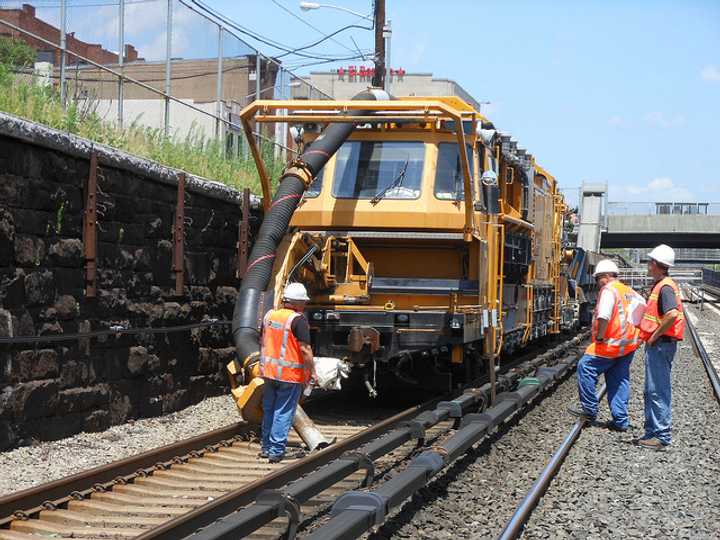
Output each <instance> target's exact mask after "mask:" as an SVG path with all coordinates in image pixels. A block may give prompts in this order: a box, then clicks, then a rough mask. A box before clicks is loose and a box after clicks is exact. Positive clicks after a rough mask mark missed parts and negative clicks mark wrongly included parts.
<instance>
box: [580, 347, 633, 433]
mask: <svg viewBox="0 0 720 540" xmlns="http://www.w3.org/2000/svg"><path fill="white" fill-rule="evenodd" d="M634 355H635V351H633V352H631V353H630V354H626V355H625V356H620V357H619V358H604V357H602V356H592V355H590V354H586V355H584V356H583V357H582V358H581V359H580V361H579V362H578V366H577V381H578V393H579V394H580V403H581V404H582V408H583V410H584V411H585V412H586V413H587V414H589V415H590V416H592V417H593V418H595V417H596V416H597V413H598V399H597V395H596V394H595V390H596V387H597V382H598V378H599V377H600V375H601V374H603V373H604V374H605V383H606V384H607V400H608V405H610V412H611V414H612V418H613V424H615V425H616V426H617V427H619V428H627V427H628V425H629V421H628V400H629V399H630V362H632V359H633V356H634Z"/></svg>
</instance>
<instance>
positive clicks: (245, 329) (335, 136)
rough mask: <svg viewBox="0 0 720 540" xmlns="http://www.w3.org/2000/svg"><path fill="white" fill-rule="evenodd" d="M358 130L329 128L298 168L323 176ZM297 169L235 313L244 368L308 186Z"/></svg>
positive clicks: (254, 255) (269, 219) (376, 95)
mask: <svg viewBox="0 0 720 540" xmlns="http://www.w3.org/2000/svg"><path fill="white" fill-rule="evenodd" d="M353 99H354V100H380V99H389V96H388V95H387V93H385V92H383V91H381V90H376V89H370V90H368V91H366V92H361V93H360V94H358V95H356V96H355V97H353ZM349 114H350V115H353V116H365V115H368V114H370V111H352V112H350V113H349ZM354 129H355V124H352V123H337V124H331V125H330V126H328V127H327V128H326V129H325V131H323V133H321V134H320V136H319V137H318V138H317V139H316V140H315V141H314V142H313V143H312V144H311V145H310V146H308V147H307V149H306V150H305V151H304V152H303V153H302V155H300V157H299V158H298V160H297V161H296V162H295V164H296V166H299V167H303V166H304V167H305V168H306V169H307V171H308V172H309V173H310V174H311V175H312V178H315V176H316V175H317V174H318V173H319V172H320V170H321V169H322V168H323V166H325V164H326V163H327V162H328V160H329V159H330V158H331V157H332V156H333V154H335V152H337V150H338V149H339V148H340V146H341V145H342V144H343V143H344V142H345V140H347V138H348V137H349V136H350V134H351V133H352V132H353V130H354ZM294 171H297V167H293V166H292V164H291V166H290V167H289V168H288V169H287V170H286V172H285V173H284V174H283V176H282V177H281V178H280V185H279V187H278V190H277V193H275V197H274V198H273V202H272V205H271V207H270V210H269V211H268V212H267V214H266V215H265V219H264V220H263V222H262V225H261V226H260V231H259V232H258V235H257V237H256V240H255V244H254V245H253V248H252V251H251V252H250V257H249V260H248V266H247V270H246V272H245V277H244V278H243V282H242V286H241V287H240V292H239V294H238V296H237V300H236V302H235V310H234V312H233V325H232V331H233V339H234V340H235V348H236V350H237V355H238V361H239V363H240V365H241V366H242V365H244V363H245V360H246V359H248V358H249V357H253V356H256V355H257V354H258V353H259V351H260V333H259V318H260V317H262V316H263V314H262V313H260V314H259V313H258V305H259V303H260V298H261V293H262V291H264V290H265V289H266V288H267V286H268V283H269V282H270V276H271V273H272V268H273V263H274V260H275V250H276V249H277V246H278V245H279V244H280V241H281V240H282V238H283V236H284V235H285V233H286V232H287V229H288V225H289V224H290V219H291V218H292V215H293V213H294V212H295V209H296V208H297V205H298V203H299V202H300V199H301V197H302V195H303V193H304V191H305V188H306V186H305V182H304V181H303V180H302V179H301V178H300V175H298V174H297V172H294Z"/></svg>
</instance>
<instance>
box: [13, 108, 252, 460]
mask: <svg viewBox="0 0 720 540" xmlns="http://www.w3.org/2000/svg"><path fill="white" fill-rule="evenodd" d="M89 144H90V143H89V142H88V141H84V140H81V139H77V138H73V137H68V136H67V135H64V134H62V133H59V132H53V131H52V130H48V129H46V128H40V127H37V126H34V125H32V124H29V123H27V122H22V121H18V120H17V119H14V118H12V117H7V116H4V115H0V336H35V335H38V336H41V335H49V334H63V333H75V332H87V331H91V330H99V329H106V328H110V327H111V326H113V325H118V324H120V325H123V326H126V327H127V326H130V327H135V328H137V327H166V326H174V325H179V324H187V323H192V322H197V321H201V320H203V319H207V318H217V319H226V320H229V319H230V318H231V316H232V310H233V305H234V300H235V295H236V292H237V287H238V280H237V279H236V277H235V268H236V242H237V237H238V221H239V220H240V218H241V210H240V204H239V194H238V193H237V192H235V191H233V190H230V189H228V188H226V187H224V186H221V185H218V184H217V183H210V182H203V181H202V180H199V179H195V178H189V179H188V186H187V191H186V196H185V215H186V228H185V232H186V240H185V291H184V294H183V295H181V296H176V295H175V289H174V286H175V280H174V274H173V273H172V271H171V266H172V254H173V243H172V225H173V220H174V215H175V206H176V197H177V181H176V172H175V171H171V170H169V169H165V168H162V167H159V166H157V165H156V164H152V163H148V162H145V164H144V163H143V162H142V160H137V159H136V158H133V157H132V156H127V155H123V154H120V153H117V152H116V151H114V150H112V149H108V148H103V147H94V148H91V147H89V146H88V145H89ZM89 151H95V152H97V153H98V162H99V168H98V176H97V178H98V180H97V182H98V211H99V214H98V221H99V225H98V228H97V234H98V241H97V263H98V278H97V295H96V298H86V295H85V282H84V280H85V269H84V264H85V257H84V252H83V242H82V221H83V219H82V216H83V208H84V201H85V194H84V186H85V182H86V180H87V178H88V174H89V159H88V157H89ZM233 354H234V349H233V347H232V346H231V339H230V330H229V327H227V326H213V327H209V328H203V329H194V330H189V331H184V332H176V333H168V334H156V335H148V334H141V335H119V336H109V337H104V338H93V339H82V340H75V341H64V342H60V343H51V344H43V343H40V344H37V345H7V344H6V345H0V368H2V372H1V373H0V385H1V388H2V390H1V391H0V449H4V448H8V447H11V446H15V445H18V444H28V443H31V442H32V441H33V440H43V439H55V438H60V437H64V436H67V435H69V434H72V433H76V432H79V431H83V430H85V431H97V430H102V429H105V428H107V427H108V426H110V425H112V424H117V423H120V422H124V421H126V420H128V419H130V418H137V417H143V416H152V415H159V414H164V413H167V412H170V411H175V410H178V409H180V408H182V407H185V406H187V405H189V404H192V403H195V402H197V401H199V400H201V399H203V398H204V397H206V396H211V395H217V394H220V393H223V392H226V391H227V380H226V377H225V374H224V365H225V363H226V362H228V361H229V360H230V359H231V358H232V357H233ZM228 420H231V419H228Z"/></svg>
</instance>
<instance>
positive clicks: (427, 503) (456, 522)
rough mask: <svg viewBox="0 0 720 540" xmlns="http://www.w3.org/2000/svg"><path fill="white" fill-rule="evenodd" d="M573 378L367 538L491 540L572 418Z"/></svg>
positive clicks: (451, 468) (453, 468)
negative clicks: (472, 539) (568, 407)
mask: <svg viewBox="0 0 720 540" xmlns="http://www.w3.org/2000/svg"><path fill="white" fill-rule="evenodd" d="M576 395H577V390H576V386H575V378H574V375H571V376H570V378H569V379H568V380H567V381H566V382H564V383H563V384H561V385H560V386H559V387H557V389H556V390H555V391H554V392H553V393H552V394H550V395H548V396H547V397H545V398H544V399H543V400H542V401H541V402H539V404H538V405H537V406H536V407H534V408H533V409H532V410H530V411H528V412H527V413H526V414H525V416H523V417H522V418H520V419H519V420H517V421H515V422H512V423H511V424H509V425H508V426H505V427H503V428H502V430H501V431H500V432H498V433H497V434H496V435H494V436H493V437H492V441H494V442H492V444H488V443H487V442H486V443H482V444H480V445H478V446H476V447H474V448H473V449H472V450H471V451H470V452H468V454H466V455H465V456H464V457H463V458H461V459H460V460H458V461H457V462H455V464H453V465H452V466H450V468H449V469H448V470H447V471H445V473H443V474H441V476H439V477H438V478H437V479H436V480H435V481H434V482H432V483H431V484H430V485H428V486H427V487H425V488H423V489H422V490H421V491H420V492H419V493H418V494H416V495H415V497H413V498H412V499H411V500H410V501H408V502H407V503H405V505H404V506H403V507H402V509H401V510H400V511H399V512H398V513H397V514H396V515H395V516H394V517H393V518H391V519H390V520H389V521H388V522H386V523H385V525H383V526H382V527H380V529H379V530H378V532H377V533H375V534H374V535H372V536H371V538H376V539H380V538H428V539H430V538H432V539H440V538H443V539H444V538H453V539H454V538H489V537H494V536H495V535H496V534H497V533H498V532H499V530H500V529H501V527H502V526H503V525H504V524H505V521H506V520H507V519H508V518H509V517H510V516H511V514H512V511H513V508H514V507H515V505H516V504H517V503H518V502H519V501H520V500H521V499H522V497H523V495H524V492H525V491H526V490H527V489H528V488H529V487H530V486H531V485H532V482H533V481H534V478H535V475H536V474H537V472H538V471H540V470H541V469H542V467H543V466H544V465H545V462H546V461H547V459H548V457H549V456H550V455H551V454H552V451H553V449H554V448H555V447H556V446H557V445H558V444H560V442H561V441H562V439H563V438H564V437H565V434H566V432H567V430H568V429H569V428H570V427H571V426H572V424H573V420H572V418H571V417H570V416H569V415H568V414H567V413H566V412H565V408H566V407H567V405H568V404H569V403H571V402H573V401H574V400H575V399H576Z"/></svg>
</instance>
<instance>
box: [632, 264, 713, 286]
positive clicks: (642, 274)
mask: <svg viewBox="0 0 720 540" xmlns="http://www.w3.org/2000/svg"><path fill="white" fill-rule="evenodd" d="M716 273H717V272H716ZM670 275H671V277H672V278H673V279H674V280H675V282H676V283H678V284H681V283H689V284H691V285H699V284H700V283H701V281H702V280H703V272H702V271H701V270H700V269H680V268H679V269H677V270H674V271H672V272H671V273H670ZM618 278H619V279H620V281H622V282H623V283H624V284H625V285H628V286H630V287H632V288H633V289H635V290H636V291H640V290H643V289H650V287H651V286H652V284H653V278H652V277H651V276H649V275H648V273H647V269H646V268H645V267H633V268H620V275H619V276H618Z"/></svg>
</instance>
